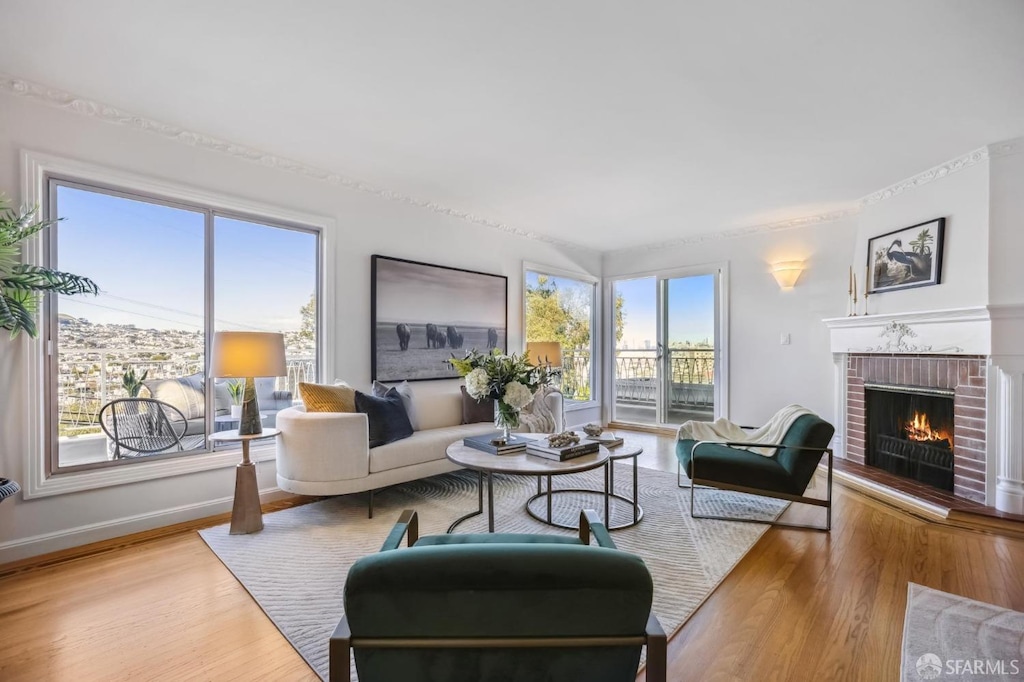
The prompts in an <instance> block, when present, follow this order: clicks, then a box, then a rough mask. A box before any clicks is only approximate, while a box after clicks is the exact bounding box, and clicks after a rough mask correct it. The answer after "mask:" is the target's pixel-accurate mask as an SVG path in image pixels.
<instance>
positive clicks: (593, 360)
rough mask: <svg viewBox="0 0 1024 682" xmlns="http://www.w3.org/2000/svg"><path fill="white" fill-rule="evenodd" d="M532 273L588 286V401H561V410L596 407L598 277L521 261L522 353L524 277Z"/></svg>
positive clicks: (598, 397)
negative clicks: (589, 289)
mask: <svg viewBox="0 0 1024 682" xmlns="http://www.w3.org/2000/svg"><path fill="white" fill-rule="evenodd" d="M530 272H533V273H536V274H538V275H548V276H550V277H562V278H565V279H573V280H576V281H577V282H585V283H587V284H590V285H591V292H592V296H591V303H590V400H572V401H570V400H564V401H563V406H564V407H563V409H564V411H565V412H576V411H578V410H586V409H590V408H594V407H600V405H601V397H602V395H603V388H604V386H603V381H602V380H601V377H602V369H603V366H604V365H603V363H602V357H603V356H602V354H601V349H602V340H603V339H602V337H603V334H602V333H601V329H602V322H601V320H602V318H603V314H602V313H603V310H604V306H603V305H602V297H603V287H601V278H599V277H595V276H593V275H590V274H587V273H585V272H580V271H577V270H566V269H564V268H557V267H552V266H549V265H543V264H540V263H532V262H529V261H523V281H522V286H521V287H520V295H521V296H522V305H521V308H522V325H523V326H522V330H523V336H522V338H523V345H522V349H521V350H522V352H524V353H525V352H526V277H527V273H530Z"/></svg>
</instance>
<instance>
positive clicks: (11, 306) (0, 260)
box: [0, 195, 99, 338]
mask: <svg viewBox="0 0 1024 682" xmlns="http://www.w3.org/2000/svg"><path fill="white" fill-rule="evenodd" d="M56 222H57V221H56V220H43V219H40V218H38V217H37V215H36V209H35V208H32V209H25V208H23V209H21V210H20V211H16V210H14V209H13V208H11V206H10V202H9V201H8V200H7V199H5V198H4V197H3V196H2V195H0V329H8V330H10V332H11V337H12V338H13V337H15V336H17V335H18V333H19V332H22V331H24V332H26V333H28V335H29V336H35V335H36V332H37V329H36V323H35V312H36V309H37V308H38V299H39V294H40V293H41V292H53V293H56V294H64V295H67V296H74V295H76V294H98V293H99V287H98V286H97V285H96V283H95V282H93V281H92V280H91V279H89V278H88V277H82V276H80V275H73V274H71V273H69V272H60V271H58V270H51V269H49V268H44V267H40V266H38V265H30V264H27V263H21V262H20V261H21V247H20V243H21V242H22V241H24V240H25V239H27V238H29V237H31V236H32V235H34V234H36V233H38V232H39V231H41V230H43V229H44V228H47V227H49V226H51V225H53V224H54V223H56Z"/></svg>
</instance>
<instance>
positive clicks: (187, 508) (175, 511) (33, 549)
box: [0, 485, 291, 564]
mask: <svg viewBox="0 0 1024 682" xmlns="http://www.w3.org/2000/svg"><path fill="white" fill-rule="evenodd" d="M286 497H291V493H286V492H285V491H283V490H281V489H280V488H278V487H277V486H276V485H275V486H271V487H269V488H262V489H260V501H261V502H263V503H266V502H272V501H274V500H278V499H283V498H286ZM233 501H234V498H232V497H220V498H217V499H215V500H206V501H204V502H196V503H194V504H185V505H181V506H178V507H172V508H170V509H161V510H159V511H153V512H145V513H142V514H134V515H132V516H123V517H121V518H118V519H111V520H110V521H102V522H99V523H89V524H84V525H81V526H75V527H74V528H66V529H64V530H59V531H54V532H52V533H41V534H39V535H33V536H30V537H26V538H18V539H17V540H11V541H8V542H3V543H0V564H6V563H9V562H11V561H18V560H20V559H26V558H28V557H32V556H38V555H40V554H46V553H49V552H58V551H60V550H62V549H68V548H70V547H78V546H80V545H85V544H88V543H90V542H99V541H102V540H109V539H111V538H116V537H121V536H124V535H130V534H132V533H139V532H142V531H146V530H150V529H153V528H162V527H164V526H170V525H173V524H176V523H183V522H185V521H193V520H195V519H201V518H205V517H207V516H214V515H216V514H223V513H224V512H228V511H231V505H232V503H233Z"/></svg>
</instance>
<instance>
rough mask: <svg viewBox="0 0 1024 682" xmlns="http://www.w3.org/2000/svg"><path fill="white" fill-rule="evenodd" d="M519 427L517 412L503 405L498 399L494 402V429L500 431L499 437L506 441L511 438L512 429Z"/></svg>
mask: <svg viewBox="0 0 1024 682" xmlns="http://www.w3.org/2000/svg"><path fill="white" fill-rule="evenodd" d="M517 426H519V410H517V409H515V408H514V407H510V406H509V405H507V404H505V403H503V402H502V401H501V400H500V399H499V400H495V401H494V428H496V429H498V430H499V431H501V437H502V438H504V439H505V440H508V439H509V438H510V437H511V436H512V429H514V428H516V427H517Z"/></svg>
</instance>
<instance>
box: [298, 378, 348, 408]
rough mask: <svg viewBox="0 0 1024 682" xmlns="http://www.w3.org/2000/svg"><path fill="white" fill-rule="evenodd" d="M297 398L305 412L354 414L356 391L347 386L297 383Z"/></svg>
mask: <svg viewBox="0 0 1024 682" xmlns="http://www.w3.org/2000/svg"><path fill="white" fill-rule="evenodd" d="M299 397H301V398H302V403H303V404H304V405H305V406H306V411H307V412H356V411H357V410H356V390H355V389H354V388H352V387H351V386H349V385H348V384H338V385H335V386H326V385H324V384H309V383H306V382H304V381H300V382H299Z"/></svg>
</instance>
